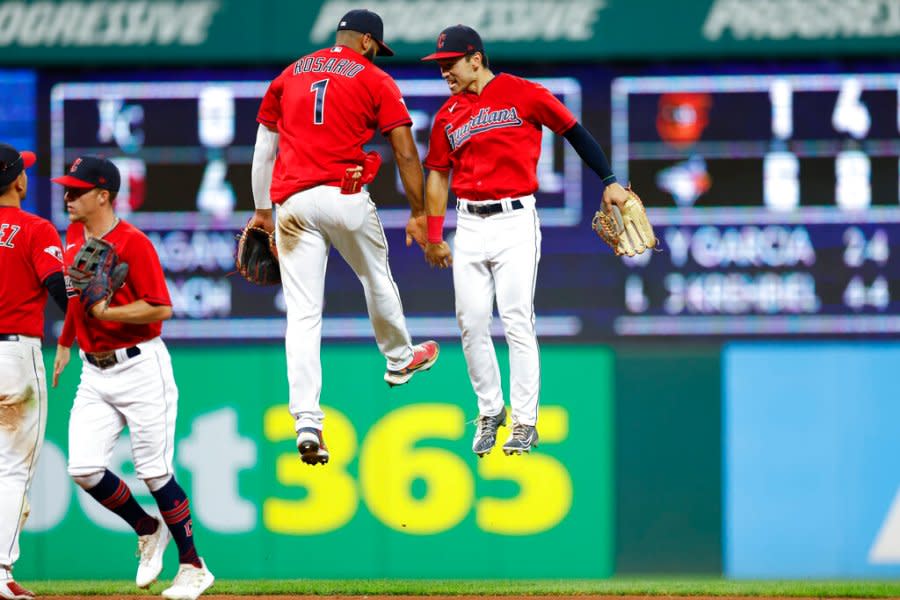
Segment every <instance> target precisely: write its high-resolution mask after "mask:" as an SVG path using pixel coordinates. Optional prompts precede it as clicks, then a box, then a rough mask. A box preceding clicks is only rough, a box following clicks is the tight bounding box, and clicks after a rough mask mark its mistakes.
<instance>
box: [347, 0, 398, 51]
mask: <svg viewBox="0 0 900 600" xmlns="http://www.w3.org/2000/svg"><path fill="white" fill-rule="evenodd" d="M337 30H338V31H344V30H347V31H357V32H359V33H368V34H369V35H371V36H372V39H373V40H375V43H376V44H378V48H379V49H380V51H379V54H381V55H383V56H393V55H394V51H393V50H391V49H390V48H388V45H387V44H385V43H384V23H382V21H381V17H379V16H378V15H377V14H376V13H373V12H372V11H371V10H366V9H364V8H357V9H355V10H351V11H350V12H348V13H347V14H346V15H344V17H343V18H342V19H341V22H340V23H338V27H337Z"/></svg>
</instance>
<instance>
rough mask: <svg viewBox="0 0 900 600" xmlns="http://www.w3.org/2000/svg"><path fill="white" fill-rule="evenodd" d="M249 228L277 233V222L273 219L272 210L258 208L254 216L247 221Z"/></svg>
mask: <svg viewBox="0 0 900 600" xmlns="http://www.w3.org/2000/svg"><path fill="white" fill-rule="evenodd" d="M247 227H260V228H262V229H265V230H266V233H272V232H273V231H275V220H274V219H273V218H272V209H271V208H257V209H256V211H254V213H253V216H252V217H250V220H249V221H247Z"/></svg>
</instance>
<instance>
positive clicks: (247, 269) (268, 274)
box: [234, 226, 281, 285]
mask: <svg viewBox="0 0 900 600" xmlns="http://www.w3.org/2000/svg"><path fill="white" fill-rule="evenodd" d="M234 264H235V266H236V267H237V270H238V273H240V274H241V275H243V276H244V279H246V280H247V281H249V282H250V283H255V284H256V285H278V284H279V283H281V268H280V267H279V266H278V250H277V248H276V247H275V235H274V234H271V233H269V232H268V231H266V230H265V229H263V228H261V227H250V226H247V227H244V230H243V231H242V232H241V235H240V237H238V247H237V256H235V259H234Z"/></svg>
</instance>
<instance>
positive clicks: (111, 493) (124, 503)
mask: <svg viewBox="0 0 900 600" xmlns="http://www.w3.org/2000/svg"><path fill="white" fill-rule="evenodd" d="M87 493H88V494H90V495H91V497H93V498H94V500H96V501H97V502H99V503H100V504H102V505H103V506H105V507H106V508H108V509H109V510H111V511H112V512H114V513H116V514H117V515H119V516H120V517H122V518H123V519H124V520H125V522H126V523H128V524H129V525H131V528H132V529H134V531H135V532H136V533H137V534H138V535H150V534H152V533H155V532H156V529H157V528H158V527H159V521H158V520H157V519H156V518H155V517H151V516H150V515H148V514H147V512H146V511H145V510H144V509H143V508H141V505H140V504H138V503H137V500H135V499H134V496H132V495H131V490H130V489H129V488H128V486H127V485H125V482H124V481H122V480H121V479H119V478H118V477H116V476H115V474H113V473H112V472H111V471H106V472H104V473H103V478H102V479H101V480H100V483H98V484H97V485H95V486H94V487H92V488H91V489H89V490H87Z"/></svg>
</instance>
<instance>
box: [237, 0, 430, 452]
mask: <svg viewBox="0 0 900 600" xmlns="http://www.w3.org/2000/svg"><path fill="white" fill-rule="evenodd" d="M383 31H384V28H383V24H382V21H381V17H379V16H378V15H377V14H375V13H373V12H371V11H368V10H351V11H350V12H348V13H347V14H346V15H344V17H343V18H342V19H341V20H340V22H339V23H338V27H337V34H336V37H335V45H334V46H331V47H329V48H324V49H322V50H319V51H318V52H314V53H312V54H310V55H308V56H304V57H302V58H300V59H299V60H297V61H296V62H295V63H293V64H291V65H290V66H288V67H287V68H286V69H285V70H284V71H282V73H281V74H280V75H279V76H278V77H277V78H275V80H274V81H272V83H271V85H270V86H269V89H268V90H267V91H266V95H265V97H264V98H263V100H262V105H261V106H260V109H259V114H258V116H257V120H258V121H259V123H260V126H259V130H258V133H257V138H256V148H255V150H254V152H253V167H252V185H253V201H254V204H255V205H256V213H255V215H254V217H253V218H252V219H251V221H250V222H249V223H248V225H249V226H258V227H262V228H263V229H265V230H266V231H268V232H271V231H273V230H274V223H273V220H272V203H275V204H277V205H279V210H278V233H277V236H276V237H277V246H278V256H279V261H280V263H281V278H282V286H283V289H284V297H285V304H286V305H287V334H286V337H285V347H286V352H287V369H288V383H289V386H290V411H291V414H292V415H293V416H294V419H295V422H296V424H295V428H296V431H297V448H298V450H299V452H300V456H301V459H302V460H303V462H305V463H307V464H310V465H315V464H319V463H326V462H328V458H329V454H328V449H327V447H326V445H325V441H324V439H323V437H322V425H323V420H324V413H323V412H322V410H321V408H320V406H319V396H320V394H321V391H322V367H321V364H320V358H319V355H320V348H319V345H320V342H321V338H322V308H323V301H324V298H323V296H324V291H325V268H326V264H327V259H328V251H329V248H330V247H331V246H334V247H335V248H336V249H337V250H338V252H340V254H341V256H342V257H343V258H344V260H345V261H347V264H349V265H350V267H351V268H352V269H353V271H354V272H355V273H356V275H357V277H359V280H360V282H361V283H362V285H363V290H364V291H365V296H366V306H367V307H368V311H369V318H370V320H371V322H372V327H373V329H374V331H375V340H376V342H377V343H378V349H379V350H380V351H381V353H382V354H383V355H384V356H385V358H386V359H387V371H386V372H385V374H384V380H385V381H386V382H387V383H388V384H389V385H391V386H395V385H401V384H404V383H406V382H407V381H409V380H410V378H411V377H412V376H413V374H415V373H416V372H418V371H425V370H428V369H430V368H431V366H432V365H433V364H434V363H435V361H436V360H437V358H438V351H439V348H438V344H437V342H433V341H428V342H424V343H422V344H418V345H415V346H413V344H412V342H411V341H410V336H409V333H408V331H407V329H406V320H405V318H404V316H403V306H402V305H401V303H400V294H399V292H398V290H397V285H396V284H395V283H394V279H393V277H392V276H391V270H390V266H389V265H388V244H387V239H386V238H385V235H384V229H383V228H382V226H381V221H380V220H379V218H378V215H377V213H376V207H375V203H374V202H373V201H372V198H371V197H370V196H369V193H368V192H367V191H366V190H365V188H362V187H361V184H363V183H367V182H368V181H371V179H372V178H374V176H375V171H377V169H378V165H379V163H380V159H379V158H378V157H377V155H374V154H373V153H370V154H369V155H368V156H367V155H366V153H365V152H363V145H364V144H366V143H367V142H368V141H369V140H370V139H371V138H372V136H373V135H374V133H375V131H376V130H377V131H380V132H381V133H382V135H384V136H385V137H387V139H388V141H389V142H390V144H391V148H392V149H393V153H394V157H395V158H396V161H397V166H398V168H399V170H400V179H401V180H402V181H403V187H404V189H405V190H406V195H407V198H408V200H409V204H410V207H411V209H412V215H411V216H410V219H409V224H408V225H407V240H406V243H407V245H410V244H411V242H412V240H413V239H415V240H416V241H417V242H418V243H420V244H421V245H423V246H424V243H425V222H424V221H425V219H424V214H425V213H424V206H423V198H422V193H423V187H424V186H423V181H424V180H423V175H422V164H421V163H420V162H419V154H418V150H417V148H416V145H415V142H414V141H413V137H412V133H411V125H412V119H410V116H409V112H408V111H407V109H406V105H405V104H404V103H403V98H402V96H401V95H400V90H399V89H398V88H397V84H396V83H395V82H394V80H393V79H391V77H390V76H389V75H388V74H387V73H385V72H384V71H382V70H381V69H379V68H378V67H376V66H375V65H374V64H373V62H372V61H373V60H374V59H375V57H376V56H377V55H378V54H383V55H385V56H393V54H394V53H393V52H392V51H391V49H390V48H389V47H388V46H387V45H386V44H385V43H384V41H383ZM276 149H277V158H276ZM273 165H274V169H273Z"/></svg>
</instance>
